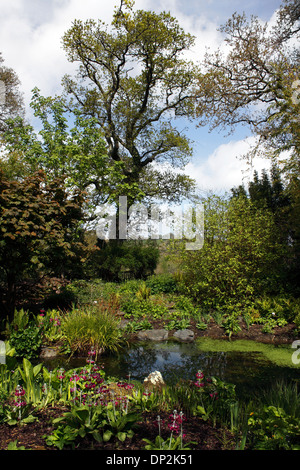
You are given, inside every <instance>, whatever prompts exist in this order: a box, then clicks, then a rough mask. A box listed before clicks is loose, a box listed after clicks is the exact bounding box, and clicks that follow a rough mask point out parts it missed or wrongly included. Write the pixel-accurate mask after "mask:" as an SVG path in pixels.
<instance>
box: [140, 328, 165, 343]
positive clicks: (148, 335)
mask: <svg viewBox="0 0 300 470" xmlns="http://www.w3.org/2000/svg"><path fill="white" fill-rule="evenodd" d="M168 336H169V332H168V331H167V330H163V329H161V330H144V331H139V332H138V334H137V337H138V339H140V340H151V341H165V340H166V339H168Z"/></svg>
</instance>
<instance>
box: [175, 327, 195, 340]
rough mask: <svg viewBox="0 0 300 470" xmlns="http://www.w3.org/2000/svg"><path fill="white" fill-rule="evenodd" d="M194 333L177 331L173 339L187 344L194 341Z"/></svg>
mask: <svg viewBox="0 0 300 470" xmlns="http://www.w3.org/2000/svg"><path fill="white" fill-rule="evenodd" d="M194 336H195V335H194V332H193V331H192V330H178V331H175V333H174V335H173V337H174V338H176V339H178V341H182V342H185V343H190V342H192V341H194Z"/></svg>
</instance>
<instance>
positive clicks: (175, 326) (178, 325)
mask: <svg viewBox="0 0 300 470" xmlns="http://www.w3.org/2000/svg"><path fill="white" fill-rule="evenodd" d="M189 326H190V320H188V319H187V318H181V319H174V320H170V321H168V323H166V324H165V326H164V328H165V329H166V330H185V329H186V328H188V327H189Z"/></svg>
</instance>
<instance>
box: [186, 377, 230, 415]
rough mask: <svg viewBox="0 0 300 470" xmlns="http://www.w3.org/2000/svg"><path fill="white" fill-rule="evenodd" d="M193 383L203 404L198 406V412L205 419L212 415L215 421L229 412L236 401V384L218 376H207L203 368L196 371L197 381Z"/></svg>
mask: <svg viewBox="0 0 300 470" xmlns="http://www.w3.org/2000/svg"><path fill="white" fill-rule="evenodd" d="M193 384H194V387H195V388H196V389H197V390H198V395H199V398H200V403H201V406H197V412H198V414H200V415H202V417H203V419H208V418H209V416H211V415H212V417H213V420H214V422H215V421H216V419H217V416H218V415H219V416H220V415H221V413H222V414H224V412H225V413H229V412H230V406H231V405H232V404H233V403H235V402H236V393H235V385H234V384H230V383H227V382H224V381H223V380H221V379H220V378H218V377H210V376H208V377H206V376H205V374H204V372H203V371H202V370H198V372H197V373H196V381H195V382H193Z"/></svg>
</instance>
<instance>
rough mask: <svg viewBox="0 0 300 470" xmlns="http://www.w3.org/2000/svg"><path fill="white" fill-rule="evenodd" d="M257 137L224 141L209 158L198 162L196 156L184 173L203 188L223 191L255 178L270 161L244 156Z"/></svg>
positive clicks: (268, 165) (201, 189) (204, 189)
mask: <svg viewBox="0 0 300 470" xmlns="http://www.w3.org/2000/svg"><path fill="white" fill-rule="evenodd" d="M255 141H256V138H255V137H248V138H246V139H244V140H238V141H231V142H229V143H226V144H222V145H220V146H219V147H217V148H216V150H215V151H214V152H213V153H212V154H211V155H209V157H208V158H207V160H205V161H201V163H197V159H196V158H195V159H194V160H193V162H190V163H188V164H187V165H186V167H185V171H184V172H185V173H186V174H188V175H190V176H191V177H192V178H194V179H195V180H196V183H197V186H198V188H199V190H200V192H204V193H205V192H209V191H212V192H215V193H218V194H219V193H224V192H225V191H230V189H231V188H232V187H235V186H239V185H240V184H243V183H245V185H246V186H247V181H249V179H251V178H252V176H253V171H254V170H255V169H256V170H257V171H258V172H259V173H260V172H261V171H262V170H263V169H264V168H265V169H269V168H270V161H269V160H267V159H263V158H258V157H256V158H255V159H254V161H253V162H252V163H250V162H249V161H248V160H247V159H246V158H242V157H243V156H244V155H246V154H247V152H249V151H250V149H251V147H252V146H253V145H254V144H255Z"/></svg>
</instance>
